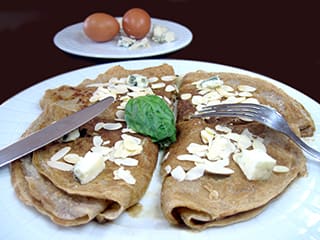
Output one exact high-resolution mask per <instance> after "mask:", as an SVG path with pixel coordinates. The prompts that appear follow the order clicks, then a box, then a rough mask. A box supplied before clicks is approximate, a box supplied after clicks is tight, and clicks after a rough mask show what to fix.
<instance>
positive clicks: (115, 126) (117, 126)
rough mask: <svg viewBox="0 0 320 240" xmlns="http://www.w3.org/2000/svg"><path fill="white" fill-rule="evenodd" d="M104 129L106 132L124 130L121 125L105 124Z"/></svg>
mask: <svg viewBox="0 0 320 240" xmlns="http://www.w3.org/2000/svg"><path fill="white" fill-rule="evenodd" d="M103 128H104V129H105V130H110V131H113V130H118V129H121V128H122V124H121V123H105V124H103Z"/></svg>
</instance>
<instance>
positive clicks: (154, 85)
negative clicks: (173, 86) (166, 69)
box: [151, 82, 166, 89]
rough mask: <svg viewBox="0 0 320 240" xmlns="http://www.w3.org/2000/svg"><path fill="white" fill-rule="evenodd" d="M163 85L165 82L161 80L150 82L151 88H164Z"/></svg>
mask: <svg viewBox="0 0 320 240" xmlns="http://www.w3.org/2000/svg"><path fill="white" fill-rule="evenodd" d="M165 86H166V84H165V83H163V82H160V83H153V84H151V88H152V89H159V88H164V87H165Z"/></svg>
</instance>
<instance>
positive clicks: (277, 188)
mask: <svg viewBox="0 0 320 240" xmlns="http://www.w3.org/2000/svg"><path fill="white" fill-rule="evenodd" d="M213 76H218V77H214V80H218V81H217V82H215V83H216V84H217V85H219V86H215V87H212V88H214V89H216V90H217V91H218V92H220V94H221V95H223V96H222V97H221V96H218V95H217V94H216V93H210V94H211V95H210V96H207V97H206V99H203V96H205V95H206V94H207V93H208V92H209V91H210V89H209V90H208V89H205V88H202V89H201V88H199V80H201V81H203V80H204V81H206V80H207V79H208V78H210V77H213ZM201 81H200V82H201ZM221 81H222V82H223V83H222V82H221ZM196 83H197V84H196ZM220 84H222V85H224V86H223V87H221V86H222V85H221V86H220ZM180 85H181V86H180V88H179V90H180V92H179V97H178V108H177V112H178V116H177V131H178V136H177V142H176V143H174V144H173V145H171V146H170V148H169V149H168V152H167V154H166V157H165V159H164V161H163V162H162V168H161V173H162V176H163V183H162V190H161V209H162V212H163V215H164V217H165V218H166V219H167V220H168V221H169V222H170V223H172V224H174V225H180V226H187V227H189V228H192V229H196V230H203V229H206V228H209V227H214V226H225V225H228V224H232V223H236V222H240V221H244V220H247V219H250V218H253V217H254V216H256V215H257V214H259V213H260V212H261V211H263V209H264V208H265V207H266V206H267V205H268V203H270V202H271V201H272V200H273V199H275V198H277V197H278V196H279V195H280V194H281V193H283V192H284V191H285V189H286V188H287V187H288V186H289V184H290V183H291V182H292V181H294V180H295V179H296V178H297V177H299V176H304V175H305V174H306V165H305V157H304V155H303V153H302V151H301V150H300V149H299V148H298V147H297V146H296V145H295V144H294V143H293V142H292V141H291V140H290V139H288V138H287V137H286V136H284V135H282V134H280V133H278V132H276V131H274V130H271V129H269V128H267V127H266V126H264V125H262V124H259V123H256V122H252V121H247V120H243V119H238V118H224V117H220V118H218V117H211V118H206V119H195V118H191V116H192V114H193V113H194V112H195V111H197V110H198V109H200V107H203V106H205V105H206V104H207V103H208V101H207V98H208V99H209V97H210V101H212V102H211V103H209V104H212V103H213V102H216V103H217V104H219V103H220V102H223V101H234V102H236V101H237V99H234V98H238V97H239V98H240V97H241V96H240V95H243V96H246V97H245V99H243V98H241V100H242V101H247V102H255V103H256V102H259V103H261V104H266V105H270V106H272V107H274V108H276V109H277V110H278V111H280V112H281V113H282V114H283V115H284V116H285V118H286V119H287V121H288V122H289V125H290V126H291V128H292V129H294V131H295V132H296V133H297V134H298V135H300V136H310V135H312V134H313V131H314V123H313V121H312V119H311V117H310V115H309V113H308V112H307V111H306V110H305V109H304V107H303V106H302V105H301V104H299V103H298V102H297V101H295V100H294V99H292V98H291V97H290V96H288V95H287V94H286V93H284V92H283V91H282V90H280V89H279V88H277V87H275V86H274V85H272V84H271V83H268V82H265V81H263V80H261V79H258V78H252V77H249V76H245V75H239V74H233V73H207V72H204V71H198V72H194V73H188V74H186V75H185V77H184V78H183V79H182V82H181V83H180ZM226 85H228V86H226ZM230 86H231V87H232V88H230ZM238 86H245V87H243V89H247V90H248V91H251V94H248V93H246V94H244V93H242V94H240V95H239V92H240V90H239V89H237V88H238ZM217 88H220V89H217ZM222 90H224V91H222ZM243 92H245V91H243ZM189 93H191V95H190V94H189ZM193 96H197V97H195V98H193ZM230 96H231V97H230ZM248 99H249V100H248ZM217 101H218V102H217ZM206 129H211V130H210V131H215V132H216V133H217V132H218V133H219V134H218V133H217V135H219V136H223V137H227V136H230V137H231V139H232V138H236V137H235V135H234V134H241V133H243V132H244V133H246V134H248V133H250V134H252V135H253V136H254V138H255V139H260V140H262V141H261V142H262V143H263V145H264V146H265V148H266V152H267V154H268V155H270V156H271V157H273V158H274V159H276V162H277V163H276V164H277V165H281V166H286V167H287V169H288V171H287V172H285V173H278V172H277V173H275V172H272V173H271V176H270V177H269V178H268V179H267V180H248V179H247V177H246V175H245V174H244V172H243V171H242V170H241V168H240V167H239V165H238V164H236V163H235V161H234V160H233V155H234V154H236V152H237V151H240V150H234V151H235V152H232V153H230V155H229V156H228V157H227V162H228V164H227V168H228V169H229V170H230V169H231V170H232V171H233V173H232V174H219V173H218V174H216V173H211V172H208V171H205V172H204V173H203V175H200V176H199V177H196V178H195V179H192V178H193V177H194V176H195V175H194V174H198V173H195V172H193V175H191V174H190V175H189V177H190V178H191V180H188V179H187V177H186V176H184V174H185V173H186V175H187V174H188V172H191V169H193V168H195V166H197V164H199V163H197V161H199V162H201V161H203V160H201V161H200V159H199V158H198V157H197V158H195V159H196V160H195V161H193V160H191V159H190V158H191V157H190V151H191V150H190V149H191V146H197V145H192V144H199V145H201V146H204V140H203V138H202V133H203V132H202V131H205V130H206ZM212 129H213V130H212ZM207 131H209V130H207ZM210 131H209V132H210ZM216 133H215V134H216ZM220 134H221V135H220ZM216 137H217V136H216ZM213 138H214V137H213ZM233 141H234V140H233V139H232V141H231V140H230V141H229V142H227V143H229V144H230V142H233ZM261 142H260V143H261ZM260 143H259V144H260ZM190 144H191V145H190ZM210 144H212V141H211V142H210V143H209V146H208V148H210ZM237 144H240V142H237ZM259 144H258V145H259ZM227 146H228V145H227V144H226V145H221V146H220V147H218V148H215V152H219V151H222V152H223V151H224V150H225V149H227ZM228 147H229V146H228ZM251 148H253V147H252V146H250V149H251ZM188 149H189V150H188ZM192 151H194V152H196V151H195V150H192ZM200 151H202V150H201V149H200V148H199V151H198V152H196V153H195V154H193V155H199V156H200V155H201V154H200V153H201V152H200ZM241 151H242V150H241ZM243 151H244V150H243ZM186 155H187V156H188V158H187V157H185V156H186ZM201 156H202V159H203V158H208V157H207V156H208V155H207V156H204V155H201ZM192 158H194V156H193V157H192ZM214 161H218V160H212V161H211V162H214ZM222 161H225V162H226V159H223V160H222ZM181 169H182V170H181ZM195 169H196V168H195ZM176 170H177V171H176ZM178 170H179V171H178ZM198 170H199V169H198ZM174 171H175V172H174ZM177 172H179V174H177ZM181 172H182V173H181ZM184 177H185V178H184Z"/></svg>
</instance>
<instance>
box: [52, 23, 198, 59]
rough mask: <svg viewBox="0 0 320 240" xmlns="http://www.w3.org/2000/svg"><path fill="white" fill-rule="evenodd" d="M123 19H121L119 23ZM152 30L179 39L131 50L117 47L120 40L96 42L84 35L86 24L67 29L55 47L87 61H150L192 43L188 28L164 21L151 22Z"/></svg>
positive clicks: (60, 35) (60, 32) (55, 38)
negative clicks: (166, 31)
mask: <svg viewBox="0 0 320 240" xmlns="http://www.w3.org/2000/svg"><path fill="white" fill-rule="evenodd" d="M119 19H121V18H118V20H119ZM151 23H152V26H154V25H160V26H164V27H167V28H168V29H169V31H172V32H174V33H175V36H176V39H175V41H173V42H169V43H162V44H160V43H156V42H154V41H152V40H150V41H149V43H150V47H147V48H138V49H128V48H124V47H119V46H117V42H118V39H119V36H116V37H115V38H114V39H113V40H111V41H108V42H102V43H98V42H94V41H92V40H90V39H89V38H88V37H87V36H86V35H85V33H84V32H83V22H81V23H77V24H74V25H70V26H68V27H65V28H64V29H62V30H61V31H59V32H58V33H57V34H56V35H55V36H54V38H53V42H54V44H55V45H56V46H57V47H58V48H60V49H61V50H63V51H65V52H68V53H71V54H75V55H79V56H85V57H95V58H111V59H129V58H142V57H150V56H156V55H161V54H166V53H170V52H174V51H177V50H179V49H182V48H184V47H186V46H187V45H188V44H189V43H190V42H191V41H192V37H193V36H192V32H191V31H190V30H189V29H188V28H187V27H185V26H183V25H181V24H178V23H175V22H172V21H168V20H162V19H156V18H152V19H151Z"/></svg>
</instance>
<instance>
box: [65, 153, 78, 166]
mask: <svg viewBox="0 0 320 240" xmlns="http://www.w3.org/2000/svg"><path fill="white" fill-rule="evenodd" d="M80 159H81V157H80V156H79V155H78V154H76V153H69V154H67V155H65V156H64V157H63V160H64V161H65V162H67V163H71V164H76V163H77V162H78V161H79V160H80Z"/></svg>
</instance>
